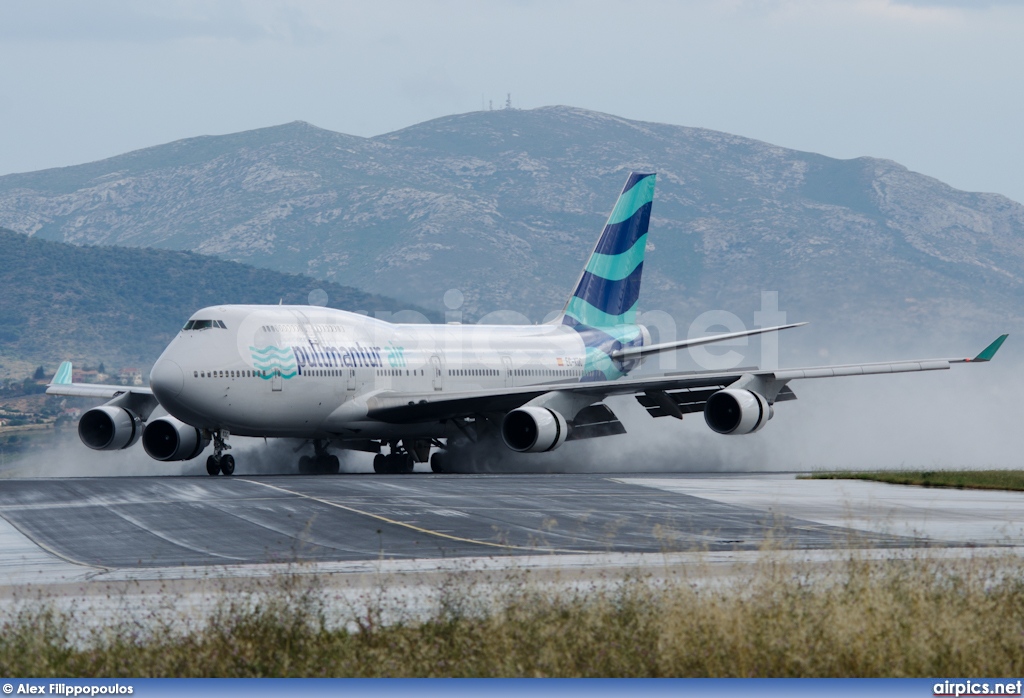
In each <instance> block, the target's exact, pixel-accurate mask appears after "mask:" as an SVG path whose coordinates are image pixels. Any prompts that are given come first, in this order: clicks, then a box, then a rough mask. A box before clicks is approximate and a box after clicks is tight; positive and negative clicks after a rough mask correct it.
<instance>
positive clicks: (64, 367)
mask: <svg viewBox="0 0 1024 698" xmlns="http://www.w3.org/2000/svg"><path fill="white" fill-rule="evenodd" d="M50 383H51V384H52V385H69V384H70V383H71V362H70V361H65V362H64V363H62V364H61V365H60V368H58V369H57V373H56V375H54V377H53V380H52V381H50Z"/></svg>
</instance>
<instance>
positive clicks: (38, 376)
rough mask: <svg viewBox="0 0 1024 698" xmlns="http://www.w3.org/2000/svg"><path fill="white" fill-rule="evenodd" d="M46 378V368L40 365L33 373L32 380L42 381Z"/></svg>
mask: <svg viewBox="0 0 1024 698" xmlns="http://www.w3.org/2000/svg"><path fill="white" fill-rule="evenodd" d="M45 379H46V369H44V368H43V367H42V366H40V367H39V368H37V369H36V372H35V373H34V374H33V375H32V380H37V381H41V380H45Z"/></svg>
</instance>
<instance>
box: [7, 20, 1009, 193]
mask: <svg viewBox="0 0 1024 698" xmlns="http://www.w3.org/2000/svg"><path fill="white" fill-rule="evenodd" d="M1022 38H1024V0H1017V1H1009V0H1004V1H1002V2H1000V1H988V2H987V1H985V0H975V1H973V2H967V1H957V0H816V1H814V2H811V1H810V0H760V1H755V0H692V1H686V0H664V1H663V0H632V1H620V0H505V1H493V2H486V1H483V0H431V1H429V2H427V1H423V0H420V1H414V0H410V1H402V0H381V1H375V2H369V3H368V2H358V3H357V2H334V1H323V2H319V1H312V0H311V1H308V2H305V1H304V2H299V1H292V0H246V1H244V2H243V1H242V0H196V1H193V0H162V2H159V3H140V2H127V1H118V0H93V1H91V2H88V3H85V2H78V1H70V0H68V1H61V0H4V2H3V3H2V4H0V65H2V66H3V69H2V70H0V175H3V174H9V173H12V172H26V171H31V170H37V169H43V168H49V167H60V166H66V165H73V164H78V163H83V162H89V161H93V160H97V159H101V158H104V157H109V156H113V155H117V154H120V153H123V152H126V151H129V150H134V149H137V148H144V147H147V146H152V145H157V144H160V143H166V142H169V141H173V140H177V139H180V138H187V137H191V136H198V135H205V134H221V133H231V132H235V131H242V130H247V129H252V128H259V127H263V126H271V125H275V124H280V123H285V122H289V121H295V120H303V121H308V122H310V123H313V124H315V125H317V126H320V127H322V128H327V129H331V130H334V131H340V132H343V133H349V134H353V135H359V136H373V135H378V134H381V133H387V132H389V131H393V130H396V129H400V128H404V127H406V126H411V125H413V124H416V123H419V122H421V121H425V120H428V119H432V118H436V117H440V116H446V115H448V114H455V113H462V112H468V111H474V110H478V109H481V108H482V107H487V106H488V105H489V103H491V102H493V104H494V107H495V108H500V107H501V106H503V105H504V102H505V99H506V95H507V94H509V93H511V99H512V106H513V107H516V108H523V109H529V108H534V107H540V106H545V105H553V104H563V105H570V106H574V107H581V108H585V109H593V110H597V111H602V112H607V113H611V114H615V115H618V116H623V117H626V118H631V119H639V120H645V121H656V122H663V123H670V124H678V125H685V126H698V127H704V128H710V129H715V130H720V131H726V132H729V133H735V134H738V135H742V136H747V137H751V138H757V139H760V140H764V141H767V142H770V143H774V144H777V145H781V146H784V147H788V148H796V149H799V150H806V151H813V152H818V153H823V154H825V155H829V156H832V157H837V158H852V157H858V156H863V155H869V156H874V157H881V158H888V159H891V160H895V161H897V162H899V163H901V164H903V165H906V166H907V167H909V168H910V169H912V170H915V171H918V172H922V173H924V174H927V175H930V176H933V177H936V178H938V179H940V180H943V181H945V182H947V183H949V184H951V185H953V186H955V187H958V188H961V189H966V190H971V191H986V192H997V193H1000V194H1004V195H1006V196H1009V197H1011V198H1013V199H1015V200H1017V201H1021V202H1024V167H1022V166H1021V163H1024V136H1022V135H1021V128H1022V124H1021V118H1020V117H1021V114H1022V113H1024V40H1022Z"/></svg>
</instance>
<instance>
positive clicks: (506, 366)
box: [501, 356, 512, 388]
mask: <svg viewBox="0 0 1024 698" xmlns="http://www.w3.org/2000/svg"><path fill="white" fill-rule="evenodd" d="M501 372H502V373H504V374H505V387H506V388H511V387H512V357H511V356H503V357H501Z"/></svg>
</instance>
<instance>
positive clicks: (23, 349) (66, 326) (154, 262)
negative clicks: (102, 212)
mask: <svg viewBox="0 0 1024 698" xmlns="http://www.w3.org/2000/svg"><path fill="white" fill-rule="evenodd" d="M0 259H3V260H4V263H3V265H2V266H0V298H3V302H2V304H0V377H3V376H4V375H9V374H14V375H15V376H18V377H21V376H23V375H28V374H30V373H31V370H33V369H34V368H35V367H36V366H38V365H40V364H45V365H46V366H47V368H48V369H55V368H56V365H57V363H58V362H60V361H62V360H64V359H68V358H71V359H76V360H77V361H79V362H82V361H85V362H87V363H92V364H96V363H98V362H100V361H103V362H105V363H106V365H107V366H108V367H109V368H114V367H119V366H126V365H132V366H139V367H145V366H148V365H149V364H150V363H152V362H153V361H154V360H155V359H156V357H157V356H159V354H160V352H161V351H163V349H164V347H165V346H166V345H167V343H168V342H169V341H170V340H171V338H172V337H173V336H174V335H175V333H176V332H177V331H178V330H179V329H180V328H181V326H182V325H183V324H184V322H185V320H187V319H188V317H189V316H190V315H191V314H192V313H193V312H195V311H196V310H198V309H199V308H202V307H204V306H209V305H219V304H226V303H271V304H276V303H278V302H279V301H283V302H284V303H297V304H302V303H306V302H307V300H308V297H309V293H310V292H311V291H312V290H314V289H317V288H322V289H323V290H324V291H326V292H327V296H328V301H329V302H328V305H330V306H331V307H335V308H343V309H346V310H363V311H370V312H373V311H379V310H388V311H396V310H400V309H402V307H403V306H404V307H408V305H406V304H399V303H398V302H397V301H395V300H393V299H390V298H385V297H383V296H377V295H373V294H369V293H362V292H360V291H357V290H355V289H352V288H348V287H346V286H340V285H338V284H333V283H329V282H324V281H317V280H315V279H310V278H309V277H304V276H299V275H295V274H282V273H280V272H275V271H270V270H267V269H255V268H253V267H250V266H246V265H244V264H238V263H236V262H227V261H224V260H221V259H217V258H215V257H207V256H203V255H199V254H194V253H191V252H173V251H168V250H147V249H129V248H122V247H78V246H75V245H68V244H64V243H57V242H50V241H46V240H41V239H39V238H29V237H26V236H24V235H19V234H17V233H14V232H11V231H9V230H3V229H0Z"/></svg>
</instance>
